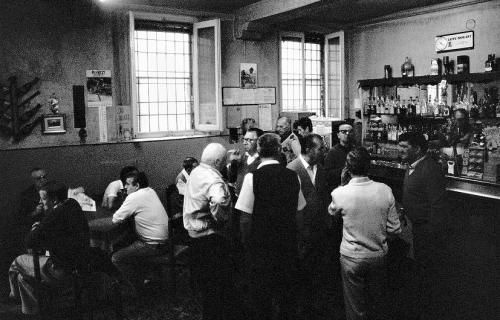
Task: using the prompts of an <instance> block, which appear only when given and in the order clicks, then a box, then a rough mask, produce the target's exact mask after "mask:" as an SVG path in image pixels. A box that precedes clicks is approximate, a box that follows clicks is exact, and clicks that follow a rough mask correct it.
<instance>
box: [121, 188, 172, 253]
mask: <svg viewBox="0 0 500 320" xmlns="http://www.w3.org/2000/svg"><path fill="white" fill-rule="evenodd" d="M130 217H134V221H135V231H136V233H137V235H138V236H139V238H140V239H141V240H142V241H144V242H146V243H149V244H160V243H164V242H165V240H167V238H168V215H167V212H166V211H165V208H164V207H163V204H162V203H161V201H160V198H159V197H158V195H157V194H156V192H155V191H154V190H153V189H151V188H149V187H147V188H141V189H139V190H137V191H136V192H134V193H131V194H129V195H128V196H127V197H126V198H125V201H124V202H123V204H122V205H121V207H120V208H119V209H118V210H117V211H116V212H115V214H113V223H120V222H122V221H124V220H126V219H127V218H130Z"/></svg>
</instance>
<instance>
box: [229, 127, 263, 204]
mask: <svg viewBox="0 0 500 320" xmlns="http://www.w3.org/2000/svg"><path fill="white" fill-rule="evenodd" d="M263 134H264V131H262V130H260V129H259V128H249V129H248V130H247V132H246V133H245V137H244V138H243V147H244V148H245V154H243V155H241V154H240V152H239V150H236V151H235V152H233V153H232V154H231V155H230V156H229V161H230V164H229V167H228V176H229V182H231V183H234V186H235V194H236V196H238V195H239V194H240V190H241V185H242V183H243V178H244V177H245V175H246V174H247V173H249V172H252V171H255V170H256V169H257V166H258V165H259V164H260V160H259V154H258V153H257V139H259V137H260V136H261V135H263Z"/></svg>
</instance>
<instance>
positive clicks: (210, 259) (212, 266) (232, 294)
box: [192, 234, 244, 320]
mask: <svg viewBox="0 0 500 320" xmlns="http://www.w3.org/2000/svg"><path fill="white" fill-rule="evenodd" d="M192 240H193V256H194V258H193V259H194V260H193V264H192V271H193V274H194V277H195V279H196V281H197V282H198V285H199V288H200V291H201V296H202V297H201V298H202V307H203V320H213V319H221V320H222V319H224V320H229V319H244V316H243V315H242V310H241V305H242V304H241V301H240V295H239V293H238V292H237V290H236V287H235V285H234V270H235V264H234V261H233V259H232V257H231V246H230V243H229V241H228V240H226V239H225V238H224V237H222V236H220V235H217V234H211V235H208V236H204V237H201V238H193V239H192Z"/></svg>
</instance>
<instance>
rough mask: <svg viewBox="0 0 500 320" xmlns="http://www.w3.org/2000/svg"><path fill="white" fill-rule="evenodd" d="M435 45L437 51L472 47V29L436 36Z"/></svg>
mask: <svg viewBox="0 0 500 320" xmlns="http://www.w3.org/2000/svg"><path fill="white" fill-rule="evenodd" d="M435 46H436V52H438V53H440V52H447V51H455V50H465V49H474V31H467V32H460V33H453V34H445V35H441V36H436V38H435Z"/></svg>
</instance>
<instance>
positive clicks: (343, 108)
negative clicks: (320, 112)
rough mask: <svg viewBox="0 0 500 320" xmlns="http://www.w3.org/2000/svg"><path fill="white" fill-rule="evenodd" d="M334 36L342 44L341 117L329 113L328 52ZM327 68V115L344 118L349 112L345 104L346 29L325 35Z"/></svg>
mask: <svg viewBox="0 0 500 320" xmlns="http://www.w3.org/2000/svg"><path fill="white" fill-rule="evenodd" d="M333 38H339V45H340V77H341V78H340V98H339V99H340V117H338V118H337V117H331V115H329V114H328V112H329V110H330V105H329V104H330V97H329V94H328V93H329V80H328V78H329V77H328V71H329V65H328V63H329V61H328V60H329V59H328V57H329V52H328V40H330V39H333ZM324 47H325V48H324V50H325V54H324V56H325V61H324V64H325V70H324V71H323V72H324V77H325V101H324V102H325V112H326V113H327V114H326V116H327V117H328V118H330V119H332V120H343V119H344V118H345V115H346V114H348V113H346V106H345V92H344V90H345V81H346V76H345V42H344V31H338V32H334V33H330V34H327V35H325V46H324Z"/></svg>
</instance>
